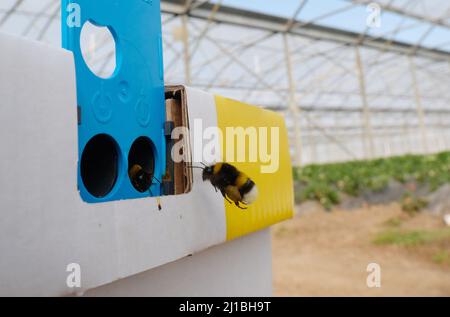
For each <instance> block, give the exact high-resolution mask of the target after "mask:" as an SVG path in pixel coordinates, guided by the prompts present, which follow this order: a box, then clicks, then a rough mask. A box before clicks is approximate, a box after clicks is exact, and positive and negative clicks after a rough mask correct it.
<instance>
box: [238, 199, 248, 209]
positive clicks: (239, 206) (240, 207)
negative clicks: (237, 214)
mask: <svg viewBox="0 0 450 317" xmlns="http://www.w3.org/2000/svg"><path fill="white" fill-rule="evenodd" d="M236 206H237V207H238V208H239V209H242V210H246V209H248V208H247V207H242V206H241V205H239V202H238V201H237V202H236Z"/></svg>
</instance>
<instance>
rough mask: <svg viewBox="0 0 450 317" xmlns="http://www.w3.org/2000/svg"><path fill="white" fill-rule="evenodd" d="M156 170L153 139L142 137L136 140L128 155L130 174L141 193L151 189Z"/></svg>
mask: <svg viewBox="0 0 450 317" xmlns="http://www.w3.org/2000/svg"><path fill="white" fill-rule="evenodd" d="M154 172H155V153H154V150H153V144H152V141H150V139H149V138H147V137H140V138H138V139H136V141H134V143H133V145H132V146H131V149H130V154H129V155H128V176H129V178H130V181H131V184H133V187H134V188H135V189H136V190H137V191H138V192H141V193H144V192H146V191H148V190H149V188H150V186H151V185H152V183H153V175H154Z"/></svg>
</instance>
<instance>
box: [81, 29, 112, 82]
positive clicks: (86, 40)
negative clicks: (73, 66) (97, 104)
mask: <svg viewBox="0 0 450 317" xmlns="http://www.w3.org/2000/svg"><path fill="white" fill-rule="evenodd" d="M80 48H81V54H82V55H83V59H84V62H85V63H86V65H87V66H88V68H89V69H90V70H91V72H92V73H94V74H95V75H96V76H98V77H100V78H105V79H106V78H109V77H111V76H112V75H113V74H114V71H115V70H116V67H117V56H116V54H117V48H116V41H115V40H114V36H113V35H112V33H111V31H110V30H109V29H108V28H107V27H99V26H96V25H94V24H92V23H91V22H89V21H88V22H86V23H85V24H84V25H83V29H82V30H81V36H80Z"/></svg>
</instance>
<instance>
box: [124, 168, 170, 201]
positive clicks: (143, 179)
mask: <svg viewBox="0 0 450 317" xmlns="http://www.w3.org/2000/svg"><path fill="white" fill-rule="evenodd" d="M128 176H129V177H130V180H131V183H132V184H133V186H134V188H136V189H137V190H138V191H139V192H141V193H143V192H146V191H147V190H148V191H149V192H150V195H151V196H153V194H152V192H151V189H150V186H151V185H152V183H153V175H152V174H151V173H148V172H146V171H145V170H144V169H143V168H142V166H140V165H139V164H135V165H133V166H132V167H131V168H130V169H129V170H128ZM157 203H158V210H161V209H162V207H161V199H160V198H157Z"/></svg>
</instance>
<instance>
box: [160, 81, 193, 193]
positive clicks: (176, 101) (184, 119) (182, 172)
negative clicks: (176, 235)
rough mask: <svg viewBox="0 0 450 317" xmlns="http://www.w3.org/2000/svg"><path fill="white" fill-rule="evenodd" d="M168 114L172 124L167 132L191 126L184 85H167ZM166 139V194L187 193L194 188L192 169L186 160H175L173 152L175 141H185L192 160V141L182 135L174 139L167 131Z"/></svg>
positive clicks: (168, 120)
mask: <svg viewBox="0 0 450 317" xmlns="http://www.w3.org/2000/svg"><path fill="white" fill-rule="evenodd" d="M166 115H167V123H168V124H169V126H170V131H167V132H171V131H173V129H175V128H180V127H185V128H189V116H188V109H187V99H186V90H185V88H184V87H183V86H168V87H166ZM166 126H167V125H166ZM166 141H167V142H166V143H167V151H166V158H167V170H166V176H165V177H164V183H165V194H166V195H171V194H173V195H180V194H186V193H188V192H190V191H191V189H192V182H193V176H192V169H191V168H189V167H188V166H187V164H186V161H184V162H180V163H176V162H174V161H173V159H172V155H171V152H172V147H173V145H174V144H175V143H178V142H183V147H184V149H185V150H186V151H187V153H185V154H186V158H188V160H187V161H188V162H190V161H191V159H190V157H191V150H190V142H188V140H185V139H183V138H182V137H181V138H179V139H172V138H171V135H170V134H169V133H166Z"/></svg>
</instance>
